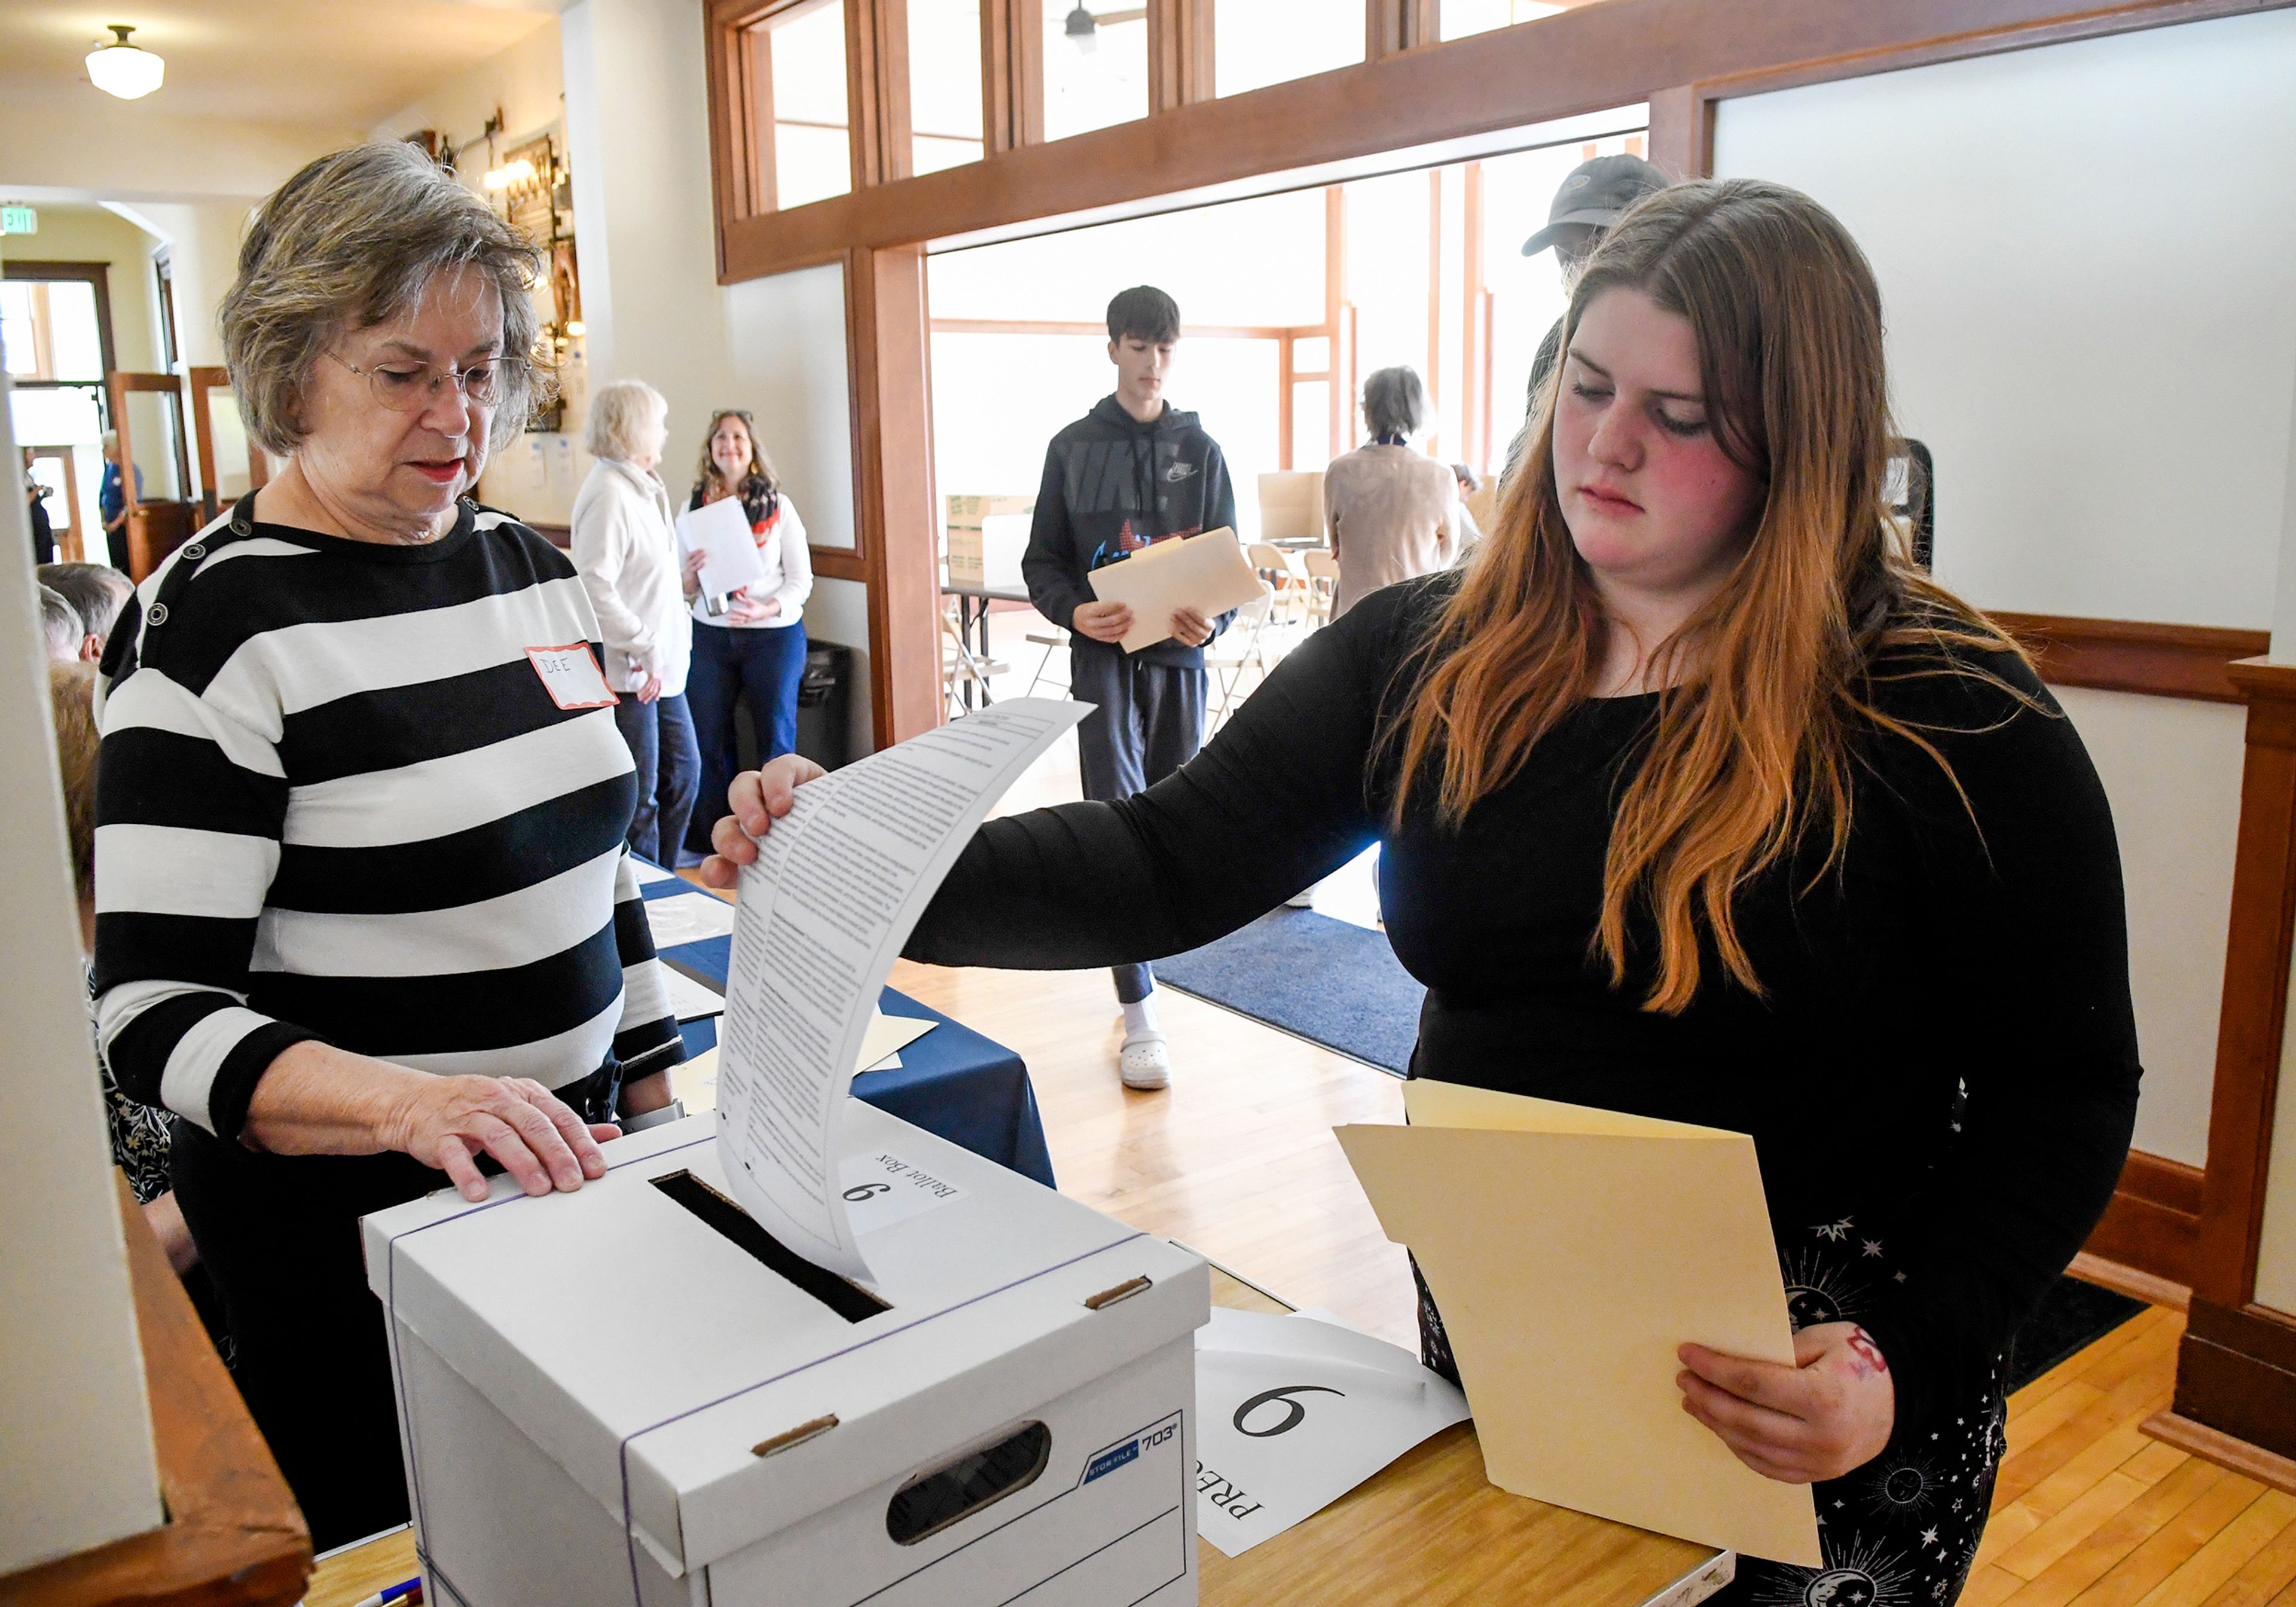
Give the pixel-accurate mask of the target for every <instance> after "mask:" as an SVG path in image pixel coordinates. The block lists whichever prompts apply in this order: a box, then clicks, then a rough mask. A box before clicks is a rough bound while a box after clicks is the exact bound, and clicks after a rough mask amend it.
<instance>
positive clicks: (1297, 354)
mask: <svg viewBox="0 0 2296 1607" xmlns="http://www.w3.org/2000/svg"><path fill="white" fill-rule="evenodd" d="M1331 368H1332V338H1331V336H1329V335H1302V336H1300V338H1299V339H1298V340H1294V341H1292V373H1330V372H1331Z"/></svg>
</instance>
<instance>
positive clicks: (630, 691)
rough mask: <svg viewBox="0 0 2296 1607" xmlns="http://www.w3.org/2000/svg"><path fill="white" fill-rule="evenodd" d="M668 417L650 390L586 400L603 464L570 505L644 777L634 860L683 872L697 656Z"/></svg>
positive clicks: (694, 767) (627, 389) (695, 761)
mask: <svg viewBox="0 0 2296 1607" xmlns="http://www.w3.org/2000/svg"><path fill="white" fill-rule="evenodd" d="M668 414H669V406H668V403H667V402H665V401H664V400H663V399H662V396H661V393H660V391H658V390H656V389H654V388H653V387H652V386H651V385H649V384H647V383H645V381H643V380H616V381H613V382H612V383H611V384H610V385H603V386H601V387H599V389H598V391H597V394H596V395H594V396H593V397H592V398H590V417H589V422H588V424H587V425H586V433H585V439H584V445H586V447H588V448H589V451H590V455H592V456H593V457H594V458H596V459H597V462H596V463H594V464H593V465H592V466H591V469H590V475H589V478H588V479H587V480H584V481H583V482H582V489H581V492H580V494H579V495H578V496H576V497H575V498H574V519H573V529H574V567H575V568H576V569H577V570H580V571H581V575H582V586H583V589H584V590H585V591H586V592H588V593H589V594H590V606H591V607H592V608H593V609H594V610H595V611H596V612H597V615H598V629H599V633H600V635H601V639H603V641H604V643H605V644H606V685H609V686H611V688H613V690H614V691H615V692H616V693H619V696H620V698H621V701H620V702H619V703H617V704H615V705H614V723H615V725H617V726H619V727H620V728H621V733H622V740H623V741H624V742H627V743H628V744H629V745H630V757H631V758H633V759H634V760H635V761H636V764H637V770H638V778H637V779H638V803H637V810H636V812H635V814H634V815H633V816H631V818H630V832H629V844H630V851H631V852H632V853H634V854H638V855H642V856H643V857H645V858H648V859H651V860H652V861H653V862H654V863H655V864H656V865H663V866H665V867H668V868H670V869H675V868H676V865H677V849H678V845H679V843H680V842H681V841H682V840H684V838H685V823H686V820H687V819H688V817H689V816H692V815H693V799H694V795H695V792H696V790H697V789H698V787H699V786H700V784H701V753H700V750H699V749H698V748H697V747H696V745H695V742H694V740H693V718H692V717H691V716H690V715H689V714H688V713H687V711H686V707H685V676H686V668H687V666H688V665H689V664H690V663H691V661H692V659H693V625H692V622H691V620H690V619H688V617H687V614H686V611H685V591H684V587H683V584H682V582H681V579H680V571H681V570H682V568H683V566H682V565H681V564H680V563H679V562H678V559H677V535H676V529H675V527H674V525H673V524H672V522H671V515H670V507H669V492H668V490H667V489H666V488H664V487H663V485H662V483H661V477H660V475H659V474H657V473H655V472H654V471H655V469H656V467H657V466H658V465H659V464H660V462H661V449H662V447H663V445H664V444H665V443H666V442H667V441H668V439H669V425H668Z"/></svg>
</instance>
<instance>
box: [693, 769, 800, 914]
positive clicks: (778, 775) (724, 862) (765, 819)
mask: <svg viewBox="0 0 2296 1607" xmlns="http://www.w3.org/2000/svg"><path fill="white" fill-rule="evenodd" d="M828 774H829V772H828V771H826V770H824V769H823V768H822V767H820V766H819V765H816V764H815V763H814V762H813V761H812V760H811V759H809V758H799V757H798V756H797V755H796V754H794V753H784V754H783V755H782V756H781V757H780V758H776V759H771V760H768V761H767V764H766V766H765V767H764V768H762V769H758V770H744V771H743V772H742V774H741V775H737V776H735V777H734V784H733V785H732V786H730V787H728V788H726V803H727V804H728V805H729V806H731V808H733V811H734V812H733V813H732V814H731V815H728V816H726V817H725V818H724V819H722V820H720V821H719V822H718V823H717V824H716V825H715V826H713V827H711V828H710V832H709V846H710V847H711V848H713V849H717V852H716V853H714V854H712V855H710V856H709V858H707V859H705V860H703V861H702V862H701V880H702V881H704V882H706V883H707V884H709V886H711V887H732V886H733V885H734V883H735V882H736V881H740V880H741V877H742V866H743V865H752V864H755V863H756V861H757V857H758V843H757V840H758V838H760V837H763V836H764V835H765V834H766V833H767V832H770V831H772V830H773V829H774V822H775V821H776V820H778V819H780V818H781V817H782V816H784V815H786V814H788V813H789V812H790V806H791V804H792V803H794V802H795V801H796V800H797V790H798V789H799V787H801V786H803V785H805V783H808V782H809V781H816V780H818V779H819V778H821V777H822V776H824V775H828Z"/></svg>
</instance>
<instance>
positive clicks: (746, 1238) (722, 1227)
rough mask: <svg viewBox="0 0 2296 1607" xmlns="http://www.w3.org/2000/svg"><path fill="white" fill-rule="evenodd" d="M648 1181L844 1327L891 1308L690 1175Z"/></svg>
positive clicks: (675, 1174) (668, 1174) (679, 1173)
mask: <svg viewBox="0 0 2296 1607" xmlns="http://www.w3.org/2000/svg"><path fill="white" fill-rule="evenodd" d="M648 1181H649V1182H651V1183H652V1185H654V1187H656V1188H658V1189H660V1191H661V1192H662V1193H665V1194H667V1195H668V1196H669V1198H670V1199H671V1200H672V1201H676V1203H677V1204H678V1205H680V1206H683V1207H684V1208H685V1209H686V1210H687V1211H689V1212H691V1213H692V1214H693V1217H694V1218H696V1219H697V1220H699V1221H700V1222H701V1225H702V1226H704V1227H707V1228H709V1230H710V1231H711V1232H712V1233H715V1234H717V1235H718V1236H719V1237H720V1238H722V1239H724V1240H726V1242H728V1243H730V1244H732V1245H733V1246H734V1248H735V1249H737V1250H741V1251H742V1253H743V1254H745V1255H747V1256H749V1257H750V1259H752V1260H755V1261H757V1262H758V1263H760V1264H761V1265H763V1266H764V1267H767V1268H768V1269H770V1270H771V1271H773V1272H775V1273H778V1274H779V1275H781V1277H782V1278H783V1281H784V1282H787V1283H791V1284H794V1285H795V1286H796V1287H797V1288H798V1289H799V1290H801V1291H804V1292H805V1293H807V1294H809V1295H811V1296H812V1297H813V1298H814V1299H815V1300H818V1301H820V1302H821V1303H822V1304H823V1305H824V1306H826V1307H828V1308H830V1310H832V1311H833V1312H835V1313H836V1314H837V1315H838V1316H841V1317H843V1318H844V1319H845V1320H846V1321H847V1322H849V1323H861V1322H866V1321H867V1320H868V1319H869V1318H871V1317H873V1316H876V1315H877V1314H878V1313H879V1312H881V1311H890V1310H891V1309H892V1307H891V1305H890V1304H889V1303H888V1302H886V1301H884V1300H879V1299H878V1298H877V1297H876V1296H875V1295H873V1294H871V1293H870V1292H869V1291H867V1290H865V1289H864V1288H862V1287H861V1285H859V1284H858V1283H848V1282H847V1281H846V1280H845V1279H843V1278H840V1277H839V1276H838V1275H836V1274H835V1273H833V1272H831V1271H829V1270H828V1269H827V1268H826V1267H816V1266H815V1265H814V1264H813V1263H812V1262H810V1261H808V1260H807V1259H805V1258H804V1257H803V1256H800V1255H799V1254H798V1253H797V1251H795V1250H791V1249H790V1247H789V1246H788V1245H786V1244H783V1242H781V1241H780V1240H779V1239H776V1238H775V1237H774V1236H773V1234H769V1233H767V1231H766V1230H765V1228H764V1227H762V1226H759V1225H758V1219H757V1218H754V1217H752V1216H750V1213H749V1212H747V1211H745V1210H743V1209H742V1208H741V1207H740V1206H739V1205H736V1204H735V1203H734V1201H732V1200H731V1199H729V1198H727V1197H726V1195H724V1194H722V1193H718V1192H717V1190H716V1189H714V1188H712V1187H710V1186H709V1185H708V1184H707V1183H704V1182H703V1181H702V1180H701V1178H699V1177H695V1176H694V1175H693V1173H692V1172H690V1171H685V1170H679V1171H675V1172H666V1173H664V1174H663V1175H662V1176H660V1177H653V1178H650V1179H648Z"/></svg>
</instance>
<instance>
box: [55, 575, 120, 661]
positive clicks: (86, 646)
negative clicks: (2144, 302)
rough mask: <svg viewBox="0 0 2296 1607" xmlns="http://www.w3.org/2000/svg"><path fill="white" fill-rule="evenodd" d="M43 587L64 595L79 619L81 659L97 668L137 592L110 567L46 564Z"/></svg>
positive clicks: (79, 650)
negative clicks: (115, 623) (114, 627)
mask: <svg viewBox="0 0 2296 1607" xmlns="http://www.w3.org/2000/svg"><path fill="white" fill-rule="evenodd" d="M35 572H36V573H37V575H38V576H39V578H40V584H41V585H42V586H48V587H51V588H52V589H53V590H54V591H56V592H58V593H60V594H61V595H62V597H63V600H64V601H65V602H67V603H70V604H71V605H72V608H73V610H74V611H76V612H78V615H79V628H80V635H79V645H78V653H77V656H78V657H79V658H81V659H85V660H86V661H87V662H89V663H91V664H93V663H94V662H95V661H96V660H99V659H101V658H102V657H103V644H105V643H106V642H108V641H110V640H111V626H112V622H113V621H114V620H116V619H119V611H120V609H121V608H122V607H124V606H125V605H126V604H127V599H128V596H129V595H130V594H132V593H133V592H134V591H135V586H134V585H133V584H132V583H131V582H130V581H129V580H128V578H127V576H125V575H123V574H121V573H120V572H119V570H116V569H113V568H112V567H111V565H110V564H108V563H44V564H42V565H40V567H39V569H38V570H36V571H35Z"/></svg>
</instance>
